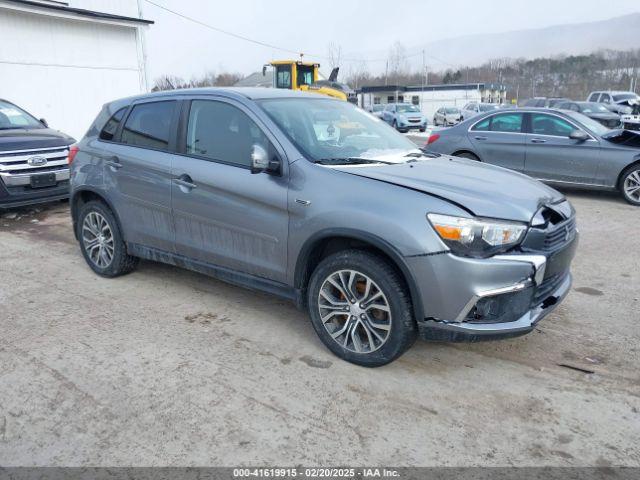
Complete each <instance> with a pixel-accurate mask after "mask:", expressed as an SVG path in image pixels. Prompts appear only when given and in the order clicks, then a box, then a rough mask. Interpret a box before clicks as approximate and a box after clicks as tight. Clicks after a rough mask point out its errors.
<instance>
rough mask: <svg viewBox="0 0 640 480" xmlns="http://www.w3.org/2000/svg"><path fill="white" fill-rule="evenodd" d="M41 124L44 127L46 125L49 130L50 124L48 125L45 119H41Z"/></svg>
mask: <svg viewBox="0 0 640 480" xmlns="http://www.w3.org/2000/svg"><path fill="white" fill-rule="evenodd" d="M40 123H41V124H42V125H44V126H45V127H47V128H49V124H48V123H47V121H46V120H45V119H44V118H41V119H40Z"/></svg>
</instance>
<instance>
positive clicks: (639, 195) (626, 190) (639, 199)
mask: <svg viewBox="0 0 640 480" xmlns="http://www.w3.org/2000/svg"><path fill="white" fill-rule="evenodd" d="M619 188H620V192H621V193H622V197H623V198H624V199H625V200H626V201H627V202H629V203H630V204H631V205H636V206H640V165H632V166H631V167H629V168H627V169H626V170H625V171H624V172H623V173H622V176H621V177H620V186H619Z"/></svg>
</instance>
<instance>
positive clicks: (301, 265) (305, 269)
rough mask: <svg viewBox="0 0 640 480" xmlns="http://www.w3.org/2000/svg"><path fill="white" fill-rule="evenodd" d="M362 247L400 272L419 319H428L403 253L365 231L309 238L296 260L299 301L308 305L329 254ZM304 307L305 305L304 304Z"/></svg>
mask: <svg viewBox="0 0 640 480" xmlns="http://www.w3.org/2000/svg"><path fill="white" fill-rule="evenodd" d="M351 248H359V249H362V250H369V251H373V252H375V253H378V254H380V255H381V256H383V257H384V258H386V259H387V260H388V261H389V262H390V264H391V265H392V266H393V267H394V268H395V269H396V270H397V272H398V273H399V274H400V276H401V277H402V279H403V280H404V282H405V283H406V285H407V287H408V289H409V295H410V298H411V304H412V307H413V313H414V315H415V318H416V320H418V321H419V320H420V319H422V318H424V308H423V305H422V299H421V297H420V293H419V289H418V287H417V282H416V280H415V278H414V277H413V274H412V273H411V271H410V269H409V267H408V266H407V263H406V262H405V260H404V257H403V256H402V254H401V253H400V252H399V251H398V250H397V249H396V248H395V247H394V246H393V245H391V244H390V243H389V242H387V241H386V240H384V239H382V238H380V237H378V236H376V235H373V234H371V233H368V232H364V231H361V230H355V229H349V228H332V229H327V230H323V231H321V232H317V233H316V234H314V235H312V236H311V237H309V239H307V241H306V242H305V243H304V245H303V246H302V248H301V249H300V254H299V255H298V259H297V261H296V266H295V272H294V286H295V288H296V290H298V291H299V292H301V294H300V296H299V298H300V299H302V302H303V303H304V302H306V295H305V292H306V289H307V285H308V283H309V279H310V278H311V274H312V273H313V271H314V270H315V268H316V266H317V265H318V264H319V263H320V262H321V261H322V259H323V258H326V257H327V256H328V255H331V254H333V253H336V252H338V251H341V250H346V249H351ZM301 306H302V305H301Z"/></svg>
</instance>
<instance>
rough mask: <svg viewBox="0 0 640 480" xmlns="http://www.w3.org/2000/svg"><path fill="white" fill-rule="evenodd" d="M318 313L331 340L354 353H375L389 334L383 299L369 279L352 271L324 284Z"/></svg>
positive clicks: (387, 309) (387, 311)
mask: <svg viewBox="0 0 640 480" xmlns="http://www.w3.org/2000/svg"><path fill="white" fill-rule="evenodd" d="M318 309H319V313H320V319H321V320H322V325H323V326H324V328H325V329H326V331H327V332H328V333H329V335H330V336H331V338H333V340H334V341H335V342H336V343H338V345H340V346H341V347H343V348H345V349H347V350H349V351H352V352H355V353H371V352H374V351H376V350H378V349H379V348H380V347H382V345H384V344H385V342H386V341H387V340H388V338H389V334H390V333H391V322H392V319H391V308H390V305H389V301H388V300H387V297H386V295H385V294H384V292H383V291H382V290H381V289H380V287H379V286H378V285H377V284H376V283H375V282H374V281H373V280H372V279H371V278H369V277H368V276H367V275H365V274H363V273H361V272H358V271H356V270H340V271H337V272H334V273H332V274H331V275H329V276H328V277H327V278H326V279H325V280H324V282H323V284H322V286H321V287H320V292H319V294H318Z"/></svg>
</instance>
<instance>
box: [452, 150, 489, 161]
mask: <svg viewBox="0 0 640 480" xmlns="http://www.w3.org/2000/svg"><path fill="white" fill-rule="evenodd" d="M461 153H468V154H469V155H473V156H474V157H476V158H477V159H478V161H479V162H482V158H480V155H478V154H477V153H476V152H474V151H472V150H470V149H468V148H461V149H460V150H456V151H455V152H453V153H452V154H451V156H452V157H457V156H458V155H460V154H461Z"/></svg>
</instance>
